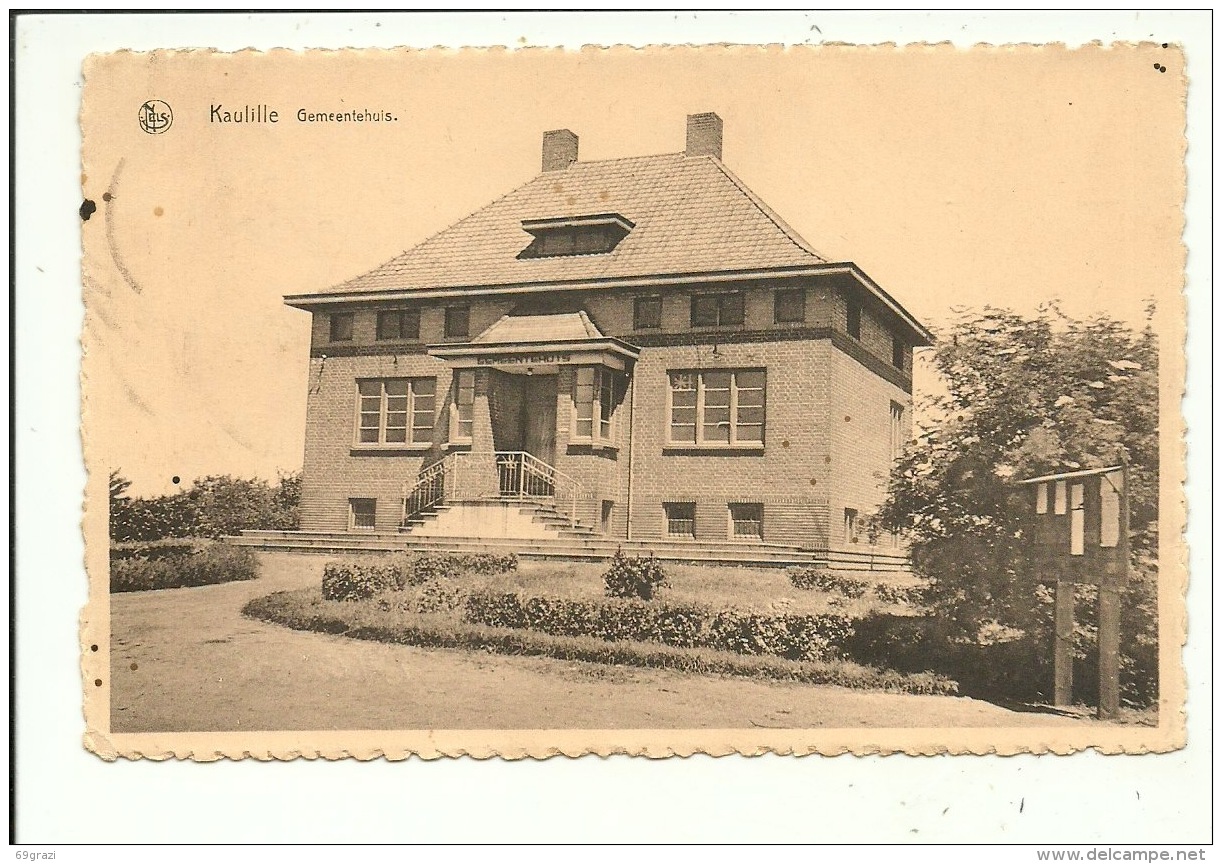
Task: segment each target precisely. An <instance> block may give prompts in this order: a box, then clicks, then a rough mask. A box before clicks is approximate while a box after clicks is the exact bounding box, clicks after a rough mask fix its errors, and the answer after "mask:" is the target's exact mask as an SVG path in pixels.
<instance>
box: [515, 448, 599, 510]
mask: <svg viewBox="0 0 1222 864" xmlns="http://www.w3.org/2000/svg"><path fill="white" fill-rule="evenodd" d="M512 455H514V456H515V457H519V458H520V464H521V470H520V472H519V473H520V481H519V482H520V484H521V487H520V488H521V489H522V490H523V494H524V495H525V496H530V497H547V498H552V499H554V501H555V503H556V509H557V510H560V509H561V508H562V507H563V506H564V504H565V502H567V505H568V511H569V526H570V527H576V526H577V500H578V499H579V498H584V497H586V495H585V490H584V489H583V488H582V486H581V484H580V483H578V482H577V481H576V480H574V479H573V478H572V477H570V476H569V475H568V474H565V473H564V472H563V471H561V470H559V469H558V468H556V467H555V466H553V465H548V464H547V463H546V462H544V461H543V460H542V459H540V458H539V457H538V456H535V455H533V454H531V453H526V452H522V453H514V454H512Z"/></svg>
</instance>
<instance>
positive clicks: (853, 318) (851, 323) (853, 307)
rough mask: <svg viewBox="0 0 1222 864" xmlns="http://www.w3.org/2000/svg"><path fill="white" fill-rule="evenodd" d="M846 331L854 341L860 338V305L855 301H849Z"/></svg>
mask: <svg viewBox="0 0 1222 864" xmlns="http://www.w3.org/2000/svg"><path fill="white" fill-rule="evenodd" d="M846 329H847V330H848V331H849V335H850V336H852V337H853V338H854V339H860V338H861V304H860V303H858V302H857V301H856V300H849V309H848V320H847V327H846Z"/></svg>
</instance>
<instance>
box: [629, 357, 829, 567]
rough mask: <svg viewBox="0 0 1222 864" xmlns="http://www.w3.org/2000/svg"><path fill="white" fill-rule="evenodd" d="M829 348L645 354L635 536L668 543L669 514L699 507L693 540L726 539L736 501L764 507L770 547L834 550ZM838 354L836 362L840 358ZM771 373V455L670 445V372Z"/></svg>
mask: <svg viewBox="0 0 1222 864" xmlns="http://www.w3.org/2000/svg"><path fill="white" fill-rule="evenodd" d="M833 351H834V349H833V348H832V347H831V343H830V341H828V340H817V341H793V342H767V343H754V344H737V345H736V344H730V345H724V346H719V347H718V356H716V357H714V356H713V354H712V346H695V347H667V348H650V349H645V350H644V351H643V352H642V354H641V359H640V360H639V361H638V362H637V364H636V369H635V371H634V381H635V384H636V387H637V398H636V405H635V409H634V410H635V414H636V420H635V423H634V424H633V430H634V432H635V439H636V440H635V441H634V442H633V444H632V446H633V452H632V460H633V477H634V480H633V490H632V536H633V538H634V539H648V538H651V537H663V536H665V528H666V526H665V520H664V515H663V508H662V504H663V503H664V502H668V501H676V502H684V501H692V502H695V503H696V538H697V539H698V540H710V541H713V540H725V539H727V538H728V537H729V516H728V505H729V503H730V502H732V501H751V502H761V503H763V505H764V540H765V541H766V542H773V543H786V544H798V545H804V546H819V545H821V544H823V543H826V541H827V512H828V509H827V508H828V498H829V486H830V485H831V483H832V472H831V469H830V465H829V462H828V460H829V458H830V452H831V451H830V442H829V440H828V436H827V434H826V429H827V416H828V402H827V400H828V387H827V383H828V374H827V370H828V368H829V356H830V355H831V354H832V353H833ZM837 353H838V352H837ZM760 367H763V368H765V369H766V370H767V381H766V386H767V405H766V421H765V422H766V426H765V446H764V448H763V450H761V451H745V452H733V453H729V452H728V451H718V452H717V453H712V452H709V451H701V450H698V449H694V448H692V449H684V448H674V447H670V446H668V445H667V444H666V436H667V430H668V422H669V418H668V417H667V413H666V405H667V394H668V391H669V386H670V384H669V380H668V372H669V371H670V370H676V369H715V368H724V369H736V368H760Z"/></svg>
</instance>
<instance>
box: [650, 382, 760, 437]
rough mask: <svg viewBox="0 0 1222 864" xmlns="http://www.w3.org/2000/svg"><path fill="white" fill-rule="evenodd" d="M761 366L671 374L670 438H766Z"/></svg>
mask: <svg viewBox="0 0 1222 864" xmlns="http://www.w3.org/2000/svg"><path fill="white" fill-rule="evenodd" d="M764 390H765V387H764V370H763V369H727V370H712V369H706V370H701V371H691V372H671V373H670V438H669V440H670V443H672V444H693V445H701V444H706V445H721V444H724V445H747V446H758V445H761V444H763V442H764V401H765V398H764Z"/></svg>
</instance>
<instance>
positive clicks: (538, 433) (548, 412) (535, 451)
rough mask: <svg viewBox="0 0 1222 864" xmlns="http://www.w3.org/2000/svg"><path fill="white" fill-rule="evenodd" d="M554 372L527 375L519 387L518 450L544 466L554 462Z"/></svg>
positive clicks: (555, 377)
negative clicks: (519, 422)
mask: <svg viewBox="0 0 1222 864" xmlns="http://www.w3.org/2000/svg"><path fill="white" fill-rule="evenodd" d="M556 379H557V376H555V375H531V376H527V377H526V378H525V386H524V387H523V388H522V415H521V417H522V449H523V450H525V451H526V452H527V453H529V454H530V455H532V456H534V457H535V458H536V459H540V460H542V461H543V462H546V463H547V464H548V465H552V466H554V465H555V464H556Z"/></svg>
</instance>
